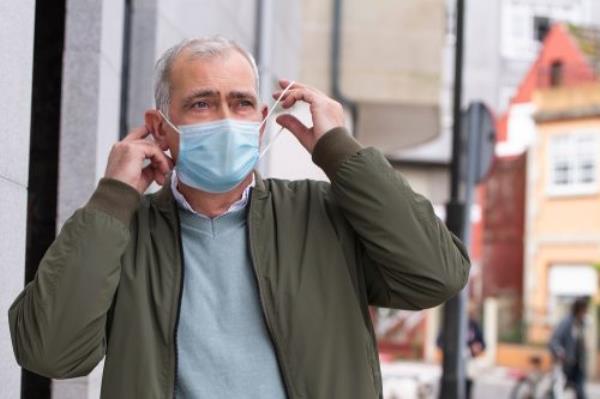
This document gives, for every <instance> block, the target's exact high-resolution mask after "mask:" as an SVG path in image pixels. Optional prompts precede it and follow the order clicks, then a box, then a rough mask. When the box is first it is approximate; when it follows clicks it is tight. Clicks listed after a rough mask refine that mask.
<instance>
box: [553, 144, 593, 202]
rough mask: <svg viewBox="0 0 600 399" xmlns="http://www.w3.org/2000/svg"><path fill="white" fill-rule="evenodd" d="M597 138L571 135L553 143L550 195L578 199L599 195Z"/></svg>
mask: <svg viewBox="0 0 600 399" xmlns="http://www.w3.org/2000/svg"><path fill="white" fill-rule="evenodd" d="M597 143H598V141H597V136H596V135H595V134H591V133H568V134H562V135H557V136H554V137H552V138H551V139H550V151H549V159H550V170H549V171H550V176H549V187H548V192H549V194H551V195H553V194H557V195H568V194H572V195H579V194H588V193H593V192H596V191H597V187H598V170H597V168H598V166H597V160H596V158H597V156H596V155H597V154H598V152H599V151H598V148H597V147H598V145H597Z"/></svg>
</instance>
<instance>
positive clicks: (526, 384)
mask: <svg viewBox="0 0 600 399" xmlns="http://www.w3.org/2000/svg"><path fill="white" fill-rule="evenodd" d="M510 398H511V399H535V384H533V383H532V382H531V381H530V380H529V379H527V378H521V379H520V380H519V381H517V385H515V387H514V388H513V389H512V391H511V393H510Z"/></svg>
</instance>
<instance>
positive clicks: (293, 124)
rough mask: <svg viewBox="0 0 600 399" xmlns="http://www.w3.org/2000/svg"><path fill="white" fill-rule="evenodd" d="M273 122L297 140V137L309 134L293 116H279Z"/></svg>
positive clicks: (302, 124)
mask: <svg viewBox="0 0 600 399" xmlns="http://www.w3.org/2000/svg"><path fill="white" fill-rule="evenodd" d="M275 120H276V121H277V123H279V124H280V125H281V126H283V127H284V128H286V129H287V130H289V131H290V132H292V133H293V134H294V136H296V137H298V138H300V137H299V136H305V135H307V134H309V133H310V130H309V129H308V128H307V127H306V126H305V125H304V123H302V122H300V121H299V120H298V118H296V117H295V116H293V115H290V114H283V115H279V116H278V117H277V119H275Z"/></svg>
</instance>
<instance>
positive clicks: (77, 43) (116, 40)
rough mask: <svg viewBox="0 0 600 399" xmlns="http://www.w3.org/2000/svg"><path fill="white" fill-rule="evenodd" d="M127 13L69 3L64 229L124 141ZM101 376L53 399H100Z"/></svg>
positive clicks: (101, 4) (62, 389)
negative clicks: (122, 98) (114, 146)
mask: <svg viewBox="0 0 600 399" xmlns="http://www.w3.org/2000/svg"><path fill="white" fill-rule="evenodd" d="M123 11H124V7H123V2H122V0H104V1H101V0H68V1H67V16H66V27H65V48H64V58H63V63H64V65H63V68H64V69H63V89H62V105H61V137H60V158H59V187H58V214H57V228H58V229H60V227H61V226H62V225H63V224H64V222H65V221H66V219H67V218H69V217H70V216H71V215H72V214H73V212H74V211H75V210H76V209H77V208H79V207H80V206H82V205H83V204H84V203H85V202H86V201H87V200H88V198H89V196H90V195H91V193H92V192H93V190H94V188H95V187H96V184H97V182H98V180H99V179H100V178H101V177H102V176H103V175H104V169H105V167H106V160H107V158H108V153H109V151H110V147H111V145H112V144H113V143H114V142H115V141H116V140H117V139H118V137H119V116H120V90H121V57H122V37H123ZM101 370H102V364H101V365H100V366H98V367H97V368H96V369H95V370H94V371H93V372H92V373H91V375H90V376H89V377H84V378H75V379H71V380H61V381H58V380H55V381H53V384H52V395H53V397H55V398H61V399H79V398H97V397H99V394H100V376H101Z"/></svg>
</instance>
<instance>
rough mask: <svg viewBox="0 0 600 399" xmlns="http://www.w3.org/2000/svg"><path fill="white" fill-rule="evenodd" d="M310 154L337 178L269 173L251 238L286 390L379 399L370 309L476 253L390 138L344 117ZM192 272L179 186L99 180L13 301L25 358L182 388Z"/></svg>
mask: <svg viewBox="0 0 600 399" xmlns="http://www.w3.org/2000/svg"><path fill="white" fill-rule="evenodd" d="M313 160H314V162H315V163H316V164H317V165H319V166H320V167H321V168H322V169H323V170H324V171H325V173H326V174H327V175H328V176H329V178H330V180H331V184H329V183H325V182H315V181H309V180H303V181H293V182H290V181H282V180H274V179H273V180H272V179H267V180H261V179H260V178H259V179H257V182H256V186H255V188H254V189H253V190H252V194H251V198H250V205H249V209H248V240H249V247H250V251H251V259H252V262H253V266H254V271H255V275H256V281H257V284H258V291H259V294H260V302H261V304H262V308H263V311H264V316H265V322H266V325H267V328H268V331H269V333H270V335H271V337H272V340H273V344H274V348H275V351H276V354H277V358H278V361H279V365H280V369H281V374H282V377H283V380H284V384H285V387H286V390H287V393H288V397H289V398H291V399H299V398H307V399H308V398H310V399H332V398H344V399H348V398H356V399H365V398H378V397H381V375H380V369H379V360H378V356H377V349H376V342H375V337H374V333H373V328H372V325H371V321H370V318H369V312H368V306H369V305H374V306H383V307H392V308H399V309H423V308H428V307H432V306H435V305H438V304H440V303H442V302H444V301H445V300H447V299H448V298H450V297H451V296H453V295H455V294H456V293H457V292H458V291H459V290H460V289H461V288H462V287H463V286H464V285H465V283H466V281H467V276H468V272H469V260H468V257H467V254H466V251H465V249H464V248H463V246H462V245H461V243H460V242H459V241H458V240H457V239H456V238H455V237H454V236H453V235H452V234H451V233H450V232H448V230H447V229H446V227H445V226H444V224H443V223H442V222H440V221H439V220H438V219H437V218H436V217H435V215H434V213H433V208H432V206H431V204H430V203H429V202H428V201H427V200H426V199H425V198H423V197H421V196H419V195H417V194H415V193H414V192H413V191H412V190H411V189H410V187H409V185H408V184H407V183H406V181H405V180H404V179H403V178H402V177H401V176H400V175H399V174H398V173H396V172H395V171H394V169H393V168H392V167H391V166H390V164H389V163H388V162H387V161H386V159H385V158H384V157H383V155H382V154H381V153H380V152H379V151H377V150H375V149H372V148H366V149H363V148H361V147H360V145H359V144H358V143H356V141H354V140H353V139H352V138H351V137H349V136H348V135H347V133H346V132H345V131H344V130H343V129H341V128H338V129H334V130H332V131H330V132H328V133H327V134H326V135H325V136H324V137H323V138H322V139H321V140H319V142H318V143H317V146H316V147H315V150H314V153H313ZM184 278H185V276H184V273H183V267H182V251H181V237H180V231H179V220H178V212H177V206H176V203H175V201H174V199H173V197H172V194H171V191H170V189H169V185H165V188H163V189H162V190H160V191H159V192H157V193H155V194H151V195H146V196H140V195H139V194H138V193H137V192H136V191H135V190H134V189H133V188H131V187H129V186H128V185H126V184H124V183H121V182H118V181H116V180H112V179H102V180H101V181H100V183H99V185H98V188H97V189H96V191H95V192H94V194H93V195H92V197H91V199H90V200H89V202H88V203H87V204H86V205H85V206H84V207H83V208H81V209H79V210H78V211H76V212H75V214H74V215H73V216H72V217H71V218H70V219H69V220H68V221H67V222H66V223H65V225H64V227H63V228H62V231H61V232H60V234H59V235H58V237H57V238H56V240H55V241H54V243H53V244H52V246H51V247H50V248H49V249H48V251H47V253H46V255H45V256H44V258H43V260H42V262H41V264H40V266H39V269H38V271H37V274H36V276H35V279H34V280H33V281H32V282H31V283H29V284H28V285H27V286H26V287H25V289H24V290H23V292H22V293H21V294H20V295H19V296H18V297H17V299H16V300H15V302H14V304H13V305H12V307H11V308H10V310H9V319H10V331H11V335H12V343H13V348H14V352H15V356H16V359H17V361H18V363H19V364H20V365H21V366H23V367H24V368H26V369H29V370H31V371H34V372H36V373H39V374H41V375H45V376H48V377H52V378H71V377H76V376H83V375H86V374H88V373H89V372H90V371H91V370H92V369H93V368H94V367H95V366H96V365H97V364H98V362H99V361H100V360H101V359H102V358H103V357H106V359H105V364H104V374H103V379H102V398H106V399H109V398H110V399H115V398H125V399H131V398H144V399H150V398H170V397H173V396H174V389H175V381H176V375H177V340H176V336H177V322H178V317H179V306H180V301H181V287H182V281H183V279H184ZM198 323H202V320H198Z"/></svg>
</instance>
